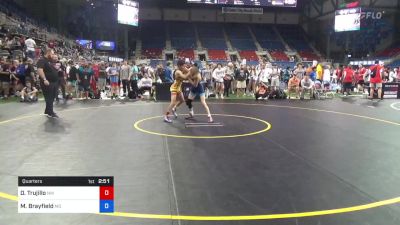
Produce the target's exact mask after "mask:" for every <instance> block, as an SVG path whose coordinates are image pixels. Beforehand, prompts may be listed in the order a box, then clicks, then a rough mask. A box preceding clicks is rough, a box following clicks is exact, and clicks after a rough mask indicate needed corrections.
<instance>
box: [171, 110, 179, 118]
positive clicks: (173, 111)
mask: <svg viewBox="0 0 400 225" xmlns="http://www.w3.org/2000/svg"><path fill="white" fill-rule="evenodd" d="M172 114H173V115H174V117H175V119H178V113H176V108H174V109H172Z"/></svg>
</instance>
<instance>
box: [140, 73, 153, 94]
mask: <svg viewBox="0 0 400 225" xmlns="http://www.w3.org/2000/svg"><path fill="white" fill-rule="evenodd" d="M152 85H153V81H152V79H151V78H150V77H149V75H148V74H145V75H144V77H143V78H142V79H140V81H139V82H138V87H139V93H140V96H141V97H143V94H144V93H145V91H149V93H150V96H151V97H152V96H153V93H152V91H151V87H152Z"/></svg>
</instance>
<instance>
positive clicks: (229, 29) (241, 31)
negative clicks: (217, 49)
mask: <svg viewBox="0 0 400 225" xmlns="http://www.w3.org/2000/svg"><path fill="white" fill-rule="evenodd" d="M224 28H225V31H226V34H227V35H228V37H229V38H231V39H250V40H251V35H250V33H249V29H248V27H247V25H246V24H236V23H235V24H225V26H224Z"/></svg>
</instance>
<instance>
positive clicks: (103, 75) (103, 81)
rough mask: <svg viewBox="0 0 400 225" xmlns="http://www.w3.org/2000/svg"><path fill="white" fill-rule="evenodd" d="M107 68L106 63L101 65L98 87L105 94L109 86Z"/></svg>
mask: <svg viewBox="0 0 400 225" xmlns="http://www.w3.org/2000/svg"><path fill="white" fill-rule="evenodd" d="M106 70H107V67H106V65H105V64H104V62H101V63H100V66H99V79H98V80H97V86H98V87H99V90H100V92H102V93H105V91H106V86H107V71H106Z"/></svg>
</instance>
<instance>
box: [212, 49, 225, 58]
mask: <svg viewBox="0 0 400 225" xmlns="http://www.w3.org/2000/svg"><path fill="white" fill-rule="evenodd" d="M208 58H209V59H210V60H227V58H226V53H225V50H208Z"/></svg>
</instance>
